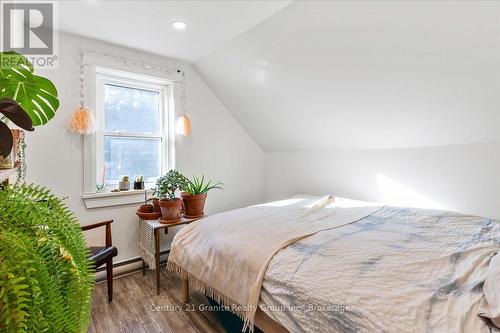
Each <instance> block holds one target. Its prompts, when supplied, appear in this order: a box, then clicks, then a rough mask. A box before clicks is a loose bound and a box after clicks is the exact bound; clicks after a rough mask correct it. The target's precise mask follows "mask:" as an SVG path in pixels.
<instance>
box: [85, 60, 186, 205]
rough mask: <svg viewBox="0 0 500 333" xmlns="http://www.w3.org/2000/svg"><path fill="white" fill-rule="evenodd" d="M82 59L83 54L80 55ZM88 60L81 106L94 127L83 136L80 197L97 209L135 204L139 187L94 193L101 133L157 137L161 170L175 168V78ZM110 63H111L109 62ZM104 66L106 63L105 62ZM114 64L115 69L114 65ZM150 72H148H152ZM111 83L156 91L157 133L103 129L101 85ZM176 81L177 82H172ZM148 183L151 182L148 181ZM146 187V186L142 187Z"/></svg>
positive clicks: (100, 164) (100, 166)
mask: <svg viewBox="0 0 500 333" xmlns="http://www.w3.org/2000/svg"><path fill="white" fill-rule="evenodd" d="M84 58H85V57H84ZM88 58H90V60H91V61H90V63H89V64H85V61H84V66H83V72H84V96H85V100H84V103H85V106H86V107H89V108H90V109H91V110H92V112H93V113H94V117H95V120H96V124H97V130H96V131H95V132H94V133H93V134H91V135H87V136H85V137H84V194H83V195H82V198H83V199H84V202H85V205H86V207H87V208H98V207H107V206H116V205H124V204H133V203H138V202H141V201H143V200H144V191H143V190H129V191H125V192H109V191H108V192H104V193H96V185H97V184H98V183H100V182H101V179H102V173H103V168H104V136H105V135H116V136H131V137H132V136H136V137H160V138H161V139H162V140H161V142H162V143H161V149H162V157H161V172H162V174H164V173H165V172H166V171H168V170H170V169H174V168H175V142H174V137H175V135H174V132H175V131H174V119H175V105H176V103H175V101H174V96H177V95H178V89H179V87H178V80H176V78H166V77H158V76H154V75H149V73H146V74H145V73H144V71H143V70H140V69H137V70H136V71H134V68H121V67H119V66H109V67H108V66H106V67H104V66H99V65H96V64H95V62H98V61H100V60H101V59H98V58H96V57H93V56H89V57H88ZM110 64H111V65H114V63H112V62H110ZM106 65H107V63H106ZM116 67H118V68H116ZM154 73H155V72H152V73H151V74H154ZM105 83H112V84H116V85H119V86H125V87H131V88H133V87H136V88H139V89H145V90H152V91H158V92H160V103H161V109H162V110H161V112H160V120H159V121H160V125H161V127H162V131H161V133H160V134H151V133H141V134H137V133H125V132H104V118H105V117H104V109H103V106H104V96H103V95H104V84H105ZM176 83H177V85H176ZM148 185H150V186H151V184H148ZM146 189H148V187H146Z"/></svg>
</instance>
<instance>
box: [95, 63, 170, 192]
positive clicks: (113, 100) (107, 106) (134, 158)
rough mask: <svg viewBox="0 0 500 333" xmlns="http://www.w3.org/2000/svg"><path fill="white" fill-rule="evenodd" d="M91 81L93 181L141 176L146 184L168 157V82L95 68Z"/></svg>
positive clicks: (109, 184) (110, 182)
mask: <svg viewBox="0 0 500 333" xmlns="http://www.w3.org/2000/svg"><path fill="white" fill-rule="evenodd" d="M96 81H97V84H96V99H97V101H96V109H97V110H96V114H97V121H98V122H99V129H100V130H99V131H98V132H97V135H98V137H97V140H96V143H97V147H96V150H95V152H96V154H97V156H96V158H95V161H96V170H97V171H96V178H97V179H96V184H97V183H102V179H103V177H105V179H104V181H105V184H106V186H107V187H108V188H113V187H117V186H118V182H119V181H120V180H121V179H122V178H123V177H124V176H128V177H129V179H130V182H131V183H133V181H134V180H135V179H136V178H137V177H139V176H144V179H145V181H146V186H147V187H146V188H148V187H151V186H152V185H153V184H154V182H155V180H156V178H157V177H159V176H160V175H161V174H162V173H164V171H165V170H166V169H167V165H168V162H169V161H168V160H167V159H168V157H167V156H168V154H167V152H168V148H169V147H168V144H167V140H168V128H169V126H168V120H169V116H168V115H169V88H170V85H169V82H168V81H165V80H162V79H158V78H153V77H147V76H142V75H136V74H132V73H126V72H121V71H120V72H119V71H115V70H108V69H99V68H98V69H97V70H96ZM100 170H101V172H99V171H100ZM104 175H105V176H104Z"/></svg>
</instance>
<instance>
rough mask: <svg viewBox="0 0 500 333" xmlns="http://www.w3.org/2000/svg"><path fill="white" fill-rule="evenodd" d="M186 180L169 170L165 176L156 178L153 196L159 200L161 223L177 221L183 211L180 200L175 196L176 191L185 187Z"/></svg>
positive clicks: (174, 171) (175, 171) (179, 174)
mask: <svg viewBox="0 0 500 333" xmlns="http://www.w3.org/2000/svg"><path fill="white" fill-rule="evenodd" d="M186 182H187V179H186V177H184V176H183V175H182V174H181V173H180V172H178V171H177V170H170V171H169V172H168V173H167V174H166V175H165V176H162V177H160V178H158V180H157V182H156V188H155V190H154V196H155V197H158V198H159V199H160V201H159V204H160V209H161V213H162V217H163V220H160V222H163V223H173V222H177V221H179V219H180V217H181V213H182V210H183V206H182V200H181V199H180V198H177V197H176V196H175V192H176V191H177V190H178V189H183V188H185V187H186Z"/></svg>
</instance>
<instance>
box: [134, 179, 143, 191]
mask: <svg viewBox="0 0 500 333" xmlns="http://www.w3.org/2000/svg"><path fill="white" fill-rule="evenodd" d="M134 190H144V176H139V177H137V178H136V179H135V181H134Z"/></svg>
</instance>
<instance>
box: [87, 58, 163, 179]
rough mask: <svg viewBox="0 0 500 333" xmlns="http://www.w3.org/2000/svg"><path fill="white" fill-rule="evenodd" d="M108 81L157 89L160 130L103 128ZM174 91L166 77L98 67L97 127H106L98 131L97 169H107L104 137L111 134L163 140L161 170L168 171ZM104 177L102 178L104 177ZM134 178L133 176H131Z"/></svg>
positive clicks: (154, 90)
mask: <svg viewBox="0 0 500 333" xmlns="http://www.w3.org/2000/svg"><path fill="white" fill-rule="evenodd" d="M106 84H112V85H116V86H119V87H125V88H132V89H142V90H147V91H153V92H157V93H158V94H159V112H160V114H159V119H158V121H159V125H160V126H159V131H160V132H159V133H158V134H152V133H137V132H134V133H127V132H116V131H114V132H111V131H104V128H105V125H106V124H105V115H104V113H105V110H104V105H105V96H104V91H105V86H106ZM170 90H171V84H170V83H169V82H168V81H166V80H160V79H157V78H144V77H143V76H141V77H137V75H133V74H131V73H124V72H121V71H116V70H110V69H107V68H99V67H98V68H96V98H97V104H96V106H97V108H96V113H97V114H98V115H99V119H98V120H96V121H97V122H98V127H99V128H101V129H103V130H102V131H99V137H98V139H97V140H98V142H97V150H96V154H97V156H96V168H97V170H103V168H104V138H105V137H106V136H112V137H132V138H134V137H135V138H156V139H160V141H161V148H160V149H161V152H162V153H161V156H160V165H161V167H160V172H161V174H165V172H166V171H167V164H168V157H167V156H168V150H169V147H168V144H167V141H168V128H169V117H168V114H169V99H170V98H169V96H170V95H171V93H170ZM101 178H102V177H101ZM98 181H99V174H98V175H97V179H96V183H97V182H98ZM131 181H133V179H131ZM153 185H154V184H151V183H148V184H146V188H148V187H151V186H153Z"/></svg>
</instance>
